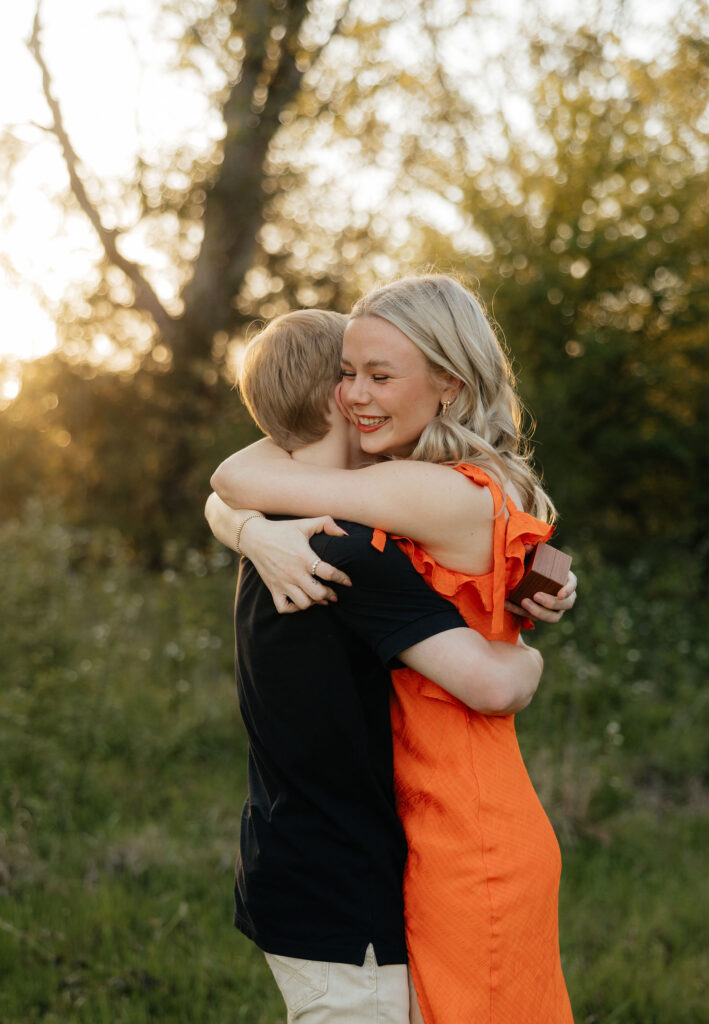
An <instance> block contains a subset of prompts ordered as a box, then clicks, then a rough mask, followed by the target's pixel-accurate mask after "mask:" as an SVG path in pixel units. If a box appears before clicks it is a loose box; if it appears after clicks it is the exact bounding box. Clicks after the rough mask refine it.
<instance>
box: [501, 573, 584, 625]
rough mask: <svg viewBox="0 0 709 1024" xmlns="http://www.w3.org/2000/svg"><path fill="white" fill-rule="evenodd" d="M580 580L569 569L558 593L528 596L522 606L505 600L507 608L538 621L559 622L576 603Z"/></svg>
mask: <svg viewBox="0 0 709 1024" xmlns="http://www.w3.org/2000/svg"><path fill="white" fill-rule="evenodd" d="M577 583H578V580H577V578H576V573H574V572H571V570H569V575H568V578H567V580H566V583H565V584H564V586H563V587H562V588H561V590H560V591H559V592H558V594H556V596H555V595H554V594H544V593H542V592H540V593H538V594H535V595H534V599H532V598H531V597H526V598H525V599H524V601H522V606H521V607H520V606H519V605H516V604H513V603H512V602H511V601H505V608H506V609H507V611H508V612H512V613H513V614H514V615H522V616H523V617H525V618H526V617H527V616H528V617H529V618H530V619H535V620H536V621H537V622H558V621H559V619H560V618H561V616H562V615H563V614H564V612H567V611H569V609H571V608H573V606H574V605H575V604H576V584H577Z"/></svg>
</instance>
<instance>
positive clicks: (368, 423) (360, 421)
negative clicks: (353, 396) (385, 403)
mask: <svg viewBox="0 0 709 1024" xmlns="http://www.w3.org/2000/svg"><path fill="white" fill-rule="evenodd" d="M390 419H391V416H358V417H357V429H358V430H359V431H360V433H362V434H371V433H373V432H374V431H375V430H379V428H380V427H383V426H384V424H385V423H388V422H389V420H390Z"/></svg>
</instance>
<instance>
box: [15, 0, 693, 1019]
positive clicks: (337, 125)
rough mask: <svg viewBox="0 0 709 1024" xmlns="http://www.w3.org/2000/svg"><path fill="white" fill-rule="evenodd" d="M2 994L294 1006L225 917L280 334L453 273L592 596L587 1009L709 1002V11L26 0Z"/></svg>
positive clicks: (584, 732) (583, 664)
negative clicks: (245, 490) (243, 533)
mask: <svg viewBox="0 0 709 1024" xmlns="http://www.w3.org/2000/svg"><path fill="white" fill-rule="evenodd" d="M0 25H2V29H3V31H2V33H0V67H1V68H2V71H1V72H0V75H1V76H2V89H1V90H0V481H1V484H0V556H1V558H2V567H3V578H4V586H3V587H2V590H1V591H0V620H1V621H2V624H3V625H2V633H1V634H0V797H1V803H0V892H1V893H2V897H3V898H2V901H1V902H0V1016H1V1017H2V1020H3V1021H6V1022H8V1024H25V1022H30V1021H32V1022H34V1021H44V1022H54V1021H81V1022H91V1024H95V1022H97V1021H106V1022H111V1024H113V1022H119V1021H120V1022H124V1021H125V1022H128V1021H130V1022H143V1021H148V1020H150V1021H155V1020H161V1021H170V1022H183V1021H184V1022H192V1021H195V1022H197V1021H200V1022H212V1021H213V1022H217V1021H223V1020H226V1019H230V1020H234V1021H242V1022H248V1024H275V1022H276V1021H279V1020H281V1021H282V1020H283V1016H284V1011H283V1010H282V1009H281V1004H280V998H279V997H278V994H277V992H276V990H275V986H274V985H273V983H272V981H271V979H270V975H269V973H268V971H267V969H266V968H265V965H264V964H263V963H262V959H261V956H260V954H258V951H256V950H255V949H254V948H253V947H252V946H251V945H250V944H249V943H248V942H247V941H246V940H245V939H243V938H242V937H241V936H240V935H238V934H237V933H234V932H233V931H232V929H231V926H230V921H231V891H230V890H231V874H232V863H233V858H234V855H235V852H236V847H237V842H238V828H239V816H240V810H241V803H242V800H243V794H244V788H245V742H244V737H243V733H242V730H241V725H240V720H239V717H238V711H237V708H236V704H235V693H234V687H233V681H232V654H233V642H232V623H231V604H232V599H233V587H234V580H235V575H234V568H235V563H234V560H233V558H232V557H231V556H230V555H229V553H227V552H225V551H224V550H223V549H220V547H219V546H218V545H217V544H216V543H214V542H212V541H211V540H210V538H209V536H208V531H207V529H206V527H205V524H204V521H203V516H202V509H203V504H204V500H205V498H206V496H207V494H208V491H209V483H208V481H209V476H210V473H211V471H212V469H213V468H214V467H215V466H216V464H217V463H218V462H219V461H220V460H221V459H222V458H224V457H225V456H226V455H227V454H228V453H229V452H231V451H233V450H234V449H236V448H239V447H240V446H242V445H244V444H246V443H248V442H250V441H251V440H253V439H255V438H256V437H257V436H258V433H257V431H256V430H255V428H254V427H253V425H252V424H251V423H250V422H249V419H248V416H247V415H246V413H245V411H244V409H243V407H242V406H241V405H240V402H239V399H238V396H237V394H236V392H235V391H234V389H233V381H234V373H235V370H236V369H237V367H238V363H239V358H240V352H241V350H242V348H243V342H244V339H245V337H246V336H247V333H248V331H249V328H250V325H251V324H253V322H254V321H255V320H261V321H262V320H265V319H268V318H270V317H272V316H275V315H277V314H279V313H282V312H285V311H286V310H288V309H291V308H294V307H302V306H320V307H326V308H330V309H336V310H340V311H343V312H346V311H347V310H348V308H349V307H350V306H351V304H352V302H353V301H354V300H355V299H356V298H357V297H358V296H359V295H360V294H361V293H362V291H364V290H366V289H368V288H370V287H371V286H372V285H374V284H376V283H379V282H381V281H383V280H386V279H389V278H391V277H393V276H395V275H397V274H401V273H405V272H411V271H416V270H420V269H421V268H423V267H429V266H431V265H434V266H435V267H437V268H438V269H440V270H442V271H444V272H454V273H456V274H458V275H460V276H461V277H462V279H463V280H464V281H465V282H466V283H467V284H468V285H469V286H470V287H472V288H474V289H476V290H477V291H478V292H479V294H480V295H481V297H482V298H483V300H484V302H485V303H486V305H487V308H488V309H489V311H490V312H491V314H492V315H493V316H494V318H495V319H496V321H497V323H498V324H499V327H500V330H501V332H502V334H503V335H504V338H505V340H506V344H507V346H508V348H509V351H510V353H511V356H512V358H513V361H514V365H515V369H516V372H517V374H518V377H519V383H520V389H521V392H522V395H523V398H524V400H525V402H526V404H527V406H528V409H529V411H530V422H531V421H532V418H533V419H534V420H535V421H536V430H535V435H534V436H535V443H536V454H537V462H538V465H539V468H540V469H541V470H542V471H543V473H544V478H545V480H546V483H547V486H548V489H549V491H550V493H551V494H552V496H553V498H554V500H555V502H556V504H557V506H558V508H559V509H560V512H561V522H560V527H559V532H558V534H557V539H558V542H559V543H560V544H562V545H563V546H564V547H565V548H567V549H568V550H570V551H571V552H572V553H573V555H574V559H575V563H574V565H575V568H576V571H577V573H578V575H579V579H580V584H579V588H580V597H579V603H578V605H577V608H576V609H575V610H574V612H573V613H572V614H570V615H568V616H567V617H566V618H565V619H564V620H563V622H562V624H561V625H560V626H558V627H546V628H540V629H539V630H538V631H537V633H536V634H535V635H534V640H535V642H537V641H538V643H539V645H540V646H541V647H542V649H543V651H544V654H545V659H546V673H545V679H544V681H543V683H542V688H541V690H540V692H539V694H538V696H537V698H536V699H535V701H534V703H533V705H532V706H531V707H530V708H529V709H528V710H527V711H525V712H524V714H523V715H520V716H519V719H518V731H519V735H520V744H521V746H522V750H523V753H524V755H525V759H526V761H527V764H528V766H529V769H530V773H531V775H532V777H533V780H534V782H535V785H536V787H537V789H538V792H539V793H540V796H541V798H542V800H543V802H544V804H545V807H546V808H547V810H548V812H549V814H550V816H551V817H552V820H553V822H554V825H555V827H556V829H557V833H558V835H559V838H560V842H561V844H562V850H563V854H564V865H565V868H564V877H563V880H562V893H561V900H562V902H561V940H562V955H563V959H564V966H565V972H566V976H567V981H568V985H569V989H570V994H571V998H572V1003H573V1006H574V1010H575V1015H576V1019H577V1021H579V1022H601V1021H603V1022H620V1024H669V1022H672V1024H697V1022H700V1021H702V1020H707V1019H709V1018H707V1016H706V1002H705V997H706V993H705V992H703V990H702V978H704V979H706V977H707V968H708V967H709V965H708V964H707V954H706V948H707V946H706V924H705V922H706V920H707V916H708V914H707V907H706V905H705V902H703V901H702V898H701V888H700V878H701V868H702V860H703V851H704V850H705V849H706V843H707V839H708V838H709V837H708V836H707V831H708V830H707V820H708V819H707V814H706V808H707V801H706V790H705V789H704V782H703V780H704V777H705V770H706V756H705V737H706V734H707V733H706V706H707V701H706V687H705V686H704V685H703V684H704V682H705V678H706V674H707V669H708V668H709V641H708V639H707V629H706V622H707V619H706V603H707V596H708V595H707V583H706V578H707V571H708V570H709V543H708V541H707V537H708V530H709V454H708V445H707V441H708V440H709V430H708V429H707V409H708V408H709V365H708V353H709V346H708V344H707V342H708V341H709V328H708V327H707V319H708V316H709V262H708V256H709V253H708V249H709V233H708V231H707V221H708V218H709V188H708V185H709V175H708V156H709V108H708V102H709V74H708V71H709V37H708V29H709V8H708V7H707V4H706V3H705V2H703V0H674V2H670V0H654V2H644V3H642V2H639V0H633V2H630V0H627V2H622V0H596V2H590V3H589V2H586V3H581V2H580V0H579V2H575V0H566V2H561V0H554V2H547V3H544V4H542V3H537V2H533V0H532V2H522V0H495V2H492V0H401V2H387V3H383V2H380V0H367V2H365V0H349V2H343V0H311V2H310V3H305V2H298V0H181V2H179V3H178V2H177V0H140V2H139V0H71V2H70V0H44V2H43V3H42V4H41V5H38V6H35V5H34V4H33V3H30V2H27V3H24V4H16V5H14V6H12V7H8V8H7V9H5V10H3V13H2V15H1V16H0Z"/></svg>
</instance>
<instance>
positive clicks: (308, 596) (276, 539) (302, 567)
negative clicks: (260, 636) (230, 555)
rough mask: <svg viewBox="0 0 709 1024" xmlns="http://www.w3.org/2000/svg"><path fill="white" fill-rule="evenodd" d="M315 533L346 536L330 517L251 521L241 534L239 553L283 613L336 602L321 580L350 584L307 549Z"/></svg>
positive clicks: (332, 593)
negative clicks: (252, 567)
mask: <svg viewBox="0 0 709 1024" xmlns="http://www.w3.org/2000/svg"><path fill="white" fill-rule="evenodd" d="M316 533H327V534H329V535H330V536H331V537H342V536H345V531H344V530H343V529H341V527H339V526H338V525H337V523H336V522H335V520H334V519H333V518H332V517H331V516H318V517H317V518H315V519H291V520H287V521H283V522H272V521H270V520H268V519H256V518H254V519H249V521H248V522H247V523H246V524H245V525H244V527H243V529H242V531H241V540H240V547H241V550H242V552H243V553H244V554H245V555H246V557H247V558H249V559H250V560H251V561H252V562H253V564H254V567H255V569H256V571H257V572H258V574H259V576H260V577H261V579H262V580H263V582H264V583H265V584H266V586H267V587H268V589H269V591H270V593H271V597H272V598H273V603H274V605H275V606H276V609H277V611H279V612H281V613H282V614H288V613H290V612H297V611H303V610H304V609H306V608H310V607H311V605H313V604H327V603H328V602H329V601H336V600H337V595H336V593H335V591H334V590H332V588H331V587H328V586H326V585H325V583H323V582H321V581H323V580H325V581H326V582H328V583H341V584H343V585H344V586H351V585H352V584H351V581H350V579H349V577H348V576H347V575H345V573H343V572H341V571H340V570H339V569H336V568H335V567H334V566H332V565H330V564H329V563H328V562H323V561H322V560H321V559H319V558H318V556H317V555H316V554H315V552H314V551H313V549H312V548H311V547H310V545H309V544H308V538H309V537H312V536H313V535H314V534H316ZM313 569H314V570H315V571H314V572H313Z"/></svg>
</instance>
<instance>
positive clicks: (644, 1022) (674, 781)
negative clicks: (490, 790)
mask: <svg viewBox="0 0 709 1024" xmlns="http://www.w3.org/2000/svg"><path fill="white" fill-rule="evenodd" d="M0 554H1V556H2V564H3V584H4V585H3V588H2V593H1V594H0V614H1V616H2V623H3V629H2V639H1V640H0V664H1V666H2V684H1V690H0V790H1V793H2V802H1V805H0V1020H2V1021H3V1024H30V1022H35V1021H43V1022H58V1021H62V1022H64V1021H71V1022H73V1021H77V1022H86V1024H89V1022H90V1024H98V1022H106V1024H108V1022H110V1024H118V1022H132V1024H141V1022H148V1021H150V1022H154V1021H164V1022H171V1024H182V1022H185V1024H186V1022H195V1024H197V1022H200V1024H210V1022H214V1024H216V1022H220V1024H221V1022H225V1021H229V1022H247V1024H276V1022H277V1021H283V1020H284V1016H285V1015H284V1012H283V1010H282V1006H281V1002H280V997H279V996H278V993H277V991H276V989H275V986H274V984H273V982H272V981H271V979H270V975H269V973H268V971H267V969H266V968H265V965H264V963H263V961H262V958H261V956H260V954H259V953H258V951H257V950H256V949H255V948H254V947H253V946H252V945H251V944H250V943H249V942H248V941H246V940H245V939H243V938H242V936H240V935H239V934H238V933H237V932H235V931H234V929H233V928H232V926H231V912H232V896H231V886H232V865H233V858H234V855H235V851H236V847H237V837H238V822H239V814H240V809H241V803H242V800H243V794H244V779H245V741H244V735H243V731H242V729H241V725H240V722H239V718H238V711H237V708H236V702H235V692H234V685H233V679H232V628H231V604H232V597H233V582H234V575H233V571H232V569H231V567H230V566H231V563H229V562H228V560H227V559H226V556H225V555H224V554H223V553H222V552H220V551H217V550H216V549H215V550H214V552H213V553H211V554H209V555H207V556H204V555H202V554H199V553H197V552H194V551H193V552H189V551H188V552H184V551H177V550H176V551H175V552H174V553H173V563H174V567H173V568H172V569H168V570H167V571H165V572H163V573H162V574H161V575H155V574H148V573H146V572H145V571H144V570H141V569H139V568H137V567H135V566H133V565H132V563H131V561H130V559H129V558H128V557H127V556H126V555H125V554H124V553H123V551H122V548H121V543H120V541H119V539H118V538H117V537H105V536H103V537H98V536H96V535H92V534H89V533H87V532H82V531H76V530H68V529H66V528H64V527H62V526H61V525H59V524H58V523H57V522H55V521H53V520H52V518H51V517H47V516H45V515H42V514H41V513H40V512H39V511H38V510H37V509H34V510H31V511H30V513H29V514H28V517H27V521H26V522H25V523H24V525H23V526H21V527H20V526H19V525H17V524H14V523H10V524H6V525H5V526H3V527H2V528H0ZM577 564H579V566H580V576H581V579H582V586H583V592H582V601H581V602H580V605H579V608H578V609H577V610H576V611H575V612H574V614H573V618H570V619H569V620H568V621H567V622H565V623H564V625H563V629H562V628H559V629H557V630H556V632H554V631H553V630H552V629H550V628H547V629H546V631H542V630H539V631H538V634H537V636H538V638H539V642H540V645H541V646H542V647H543V649H544V653H545V657H546V666H547V667H546V675H545V679H544V681H543V683H542V688H541V690H540V692H539V694H538V696H537V698H536V699H535V702H534V704H533V705H532V707H531V708H529V709H528V710H527V711H526V712H525V713H524V714H523V715H521V716H520V718H519V733H520V743H521V745H522V748H523V751H524V753H525V756H526V758H527V761H528V764H529V766H530V771H531V773H532V775H533V777H534V781H535V783H536V785H537V787H538V790H539V792H540V795H541V796H542V798H543V800H544V803H545V805H546V807H547V809H548V810H549V813H550V815H551V817H552V818H553V820H554V823H555V825H556V828H557V832H558V834H559V838H560V841H561V845H562V850H563V854H564V875H563V880H562V893H561V936H562V953H563V958H564V964H565V971H566V977H567V981H568V985H569V990H570V994H571V998H572V1003H573V1006H574V1011H575V1016H576V1020H577V1022H579V1024H580V1022H589V1024H590V1022H594V1024H595V1022H608V1024H610V1022H618V1024H699V1022H701V1021H705V1020H707V1019H709V1018H708V1017H707V1011H706V1009H705V1005H706V996H705V995H704V996H703V993H702V989H701V979H702V977H704V978H706V977H707V975H708V974H709V964H707V954H706V935H705V934H703V933H704V932H705V921H706V920H707V917H708V916H709V915H708V914H707V907H706V900H704V901H703V900H702V878H703V874H705V871H704V872H703V861H704V860H705V858H704V851H705V849H706V848H707V845H708V841H709V836H708V835H707V832H708V831H709V830H708V829H707V820H708V819H707V815H706V803H705V800H704V797H703V790H702V788H701V770H702V763H703V753H704V751H703V735H706V727H705V724H704V723H703V719H705V717H706V697H703V696H702V684H703V682H704V679H705V677H706V671H707V666H708V664H709V644H708V642H707V637H706V636H705V635H704V634H703V633H702V628H701V621H700V620H701V616H700V615H697V614H696V607H697V604H696V599H695V598H694V596H693V591H692V588H693V583H692V580H691V578H690V577H688V576H687V575H686V574H685V575H683V574H682V571H681V569H680V568H677V569H676V570H675V573H674V574H669V573H667V572H666V573H664V574H661V573H658V572H656V571H655V572H653V571H651V570H650V567H649V566H644V565H636V566H634V567H632V568H631V570H629V571H628V572H626V573H625V574H620V573H618V572H615V571H613V570H611V569H609V568H608V567H604V566H602V565H598V564H594V562H593V560H592V559H590V558H588V557H586V558H585V559H584V558H579V559H578V560H577Z"/></svg>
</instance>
